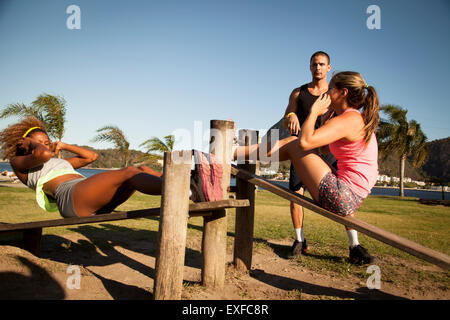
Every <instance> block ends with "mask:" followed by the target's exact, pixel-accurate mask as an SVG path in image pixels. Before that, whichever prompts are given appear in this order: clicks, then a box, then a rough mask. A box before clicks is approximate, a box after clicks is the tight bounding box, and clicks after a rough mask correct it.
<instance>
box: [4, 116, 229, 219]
mask: <svg viewBox="0 0 450 320" xmlns="http://www.w3.org/2000/svg"><path fill="white" fill-rule="evenodd" d="M0 145H1V147H2V149H3V151H4V158H5V159H9V161H10V164H11V167H12V168H13V170H14V172H15V174H16V175H17V177H18V178H19V180H20V181H21V182H22V183H24V184H26V185H27V186H28V187H30V188H31V189H33V190H36V200H37V202H38V204H39V206H40V207H41V208H42V209H44V210H46V211H49V212H51V211H56V210H59V212H60V214H61V216H63V217H64V218H70V217H84V216H89V215H91V214H94V213H97V214H99V213H109V212H112V211H113V210H114V209H115V208H116V207H117V206H119V205H120V204H122V203H123V202H125V201H126V200H127V199H129V198H130V197H131V195H132V194H133V193H134V192H135V191H136V190H137V191H140V192H142V193H145V194H149V195H160V194H161V188H162V178H161V176H162V174H161V173H160V172H158V171H155V170H153V169H151V168H149V167H147V166H140V167H133V166H129V167H126V168H123V169H120V170H111V171H106V172H102V173H99V174H95V175H93V176H91V177H89V178H85V177H84V176H83V175H81V174H80V173H78V172H77V171H75V170H74V169H78V168H81V167H84V166H86V165H88V164H90V163H92V162H93V161H95V160H96V159H97V154H96V153H95V152H94V151H91V150H88V149H84V148H81V147H78V146H74V145H70V144H67V143H64V142H60V141H59V142H51V141H50V139H49V137H48V135H47V132H46V129H45V125H44V124H43V123H42V122H41V121H39V120H38V119H37V118H35V117H28V118H25V119H24V120H22V121H21V122H19V123H16V124H13V125H10V126H9V127H8V128H6V129H4V130H3V131H1V132H0ZM61 150H66V151H69V152H72V153H75V154H76V156H74V157H71V158H68V159H59V158H55V156H57V155H58V154H59V152H60V151H61ZM198 154H199V152H197V153H195V155H197V156H198ZM203 158H204V157H203ZM200 164H201V165H203V166H205V165H208V163H206V164H205V163H204V162H203V163H200ZM197 167H198V166H197ZM214 168H215V167H214ZM214 168H213V166H212V165H211V168H210V170H214ZM195 172H196V173H197V174H192V175H191V195H192V198H193V199H192V200H194V201H195V202H198V201H210V200H217V199H211V197H208V195H211V193H212V192H215V191H217V190H216V189H217V186H218V184H220V183H221V181H216V182H217V184H216V185H211V183H208V181H207V180H208V179H206V178H207V177H206V176H205V175H204V174H203V175H200V174H198V170H197V171H195ZM213 173H214V172H213ZM215 193H217V192H215Z"/></svg>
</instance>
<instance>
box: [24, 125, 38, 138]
mask: <svg viewBox="0 0 450 320" xmlns="http://www.w3.org/2000/svg"><path fill="white" fill-rule="evenodd" d="M34 129H41V127H33V128H30V129H28V130H27V132H25V133H24V134H23V136H22V138H25V137H26V136H27V134H29V133H30V132H31V131H33V130H34ZM41 130H42V129H41Z"/></svg>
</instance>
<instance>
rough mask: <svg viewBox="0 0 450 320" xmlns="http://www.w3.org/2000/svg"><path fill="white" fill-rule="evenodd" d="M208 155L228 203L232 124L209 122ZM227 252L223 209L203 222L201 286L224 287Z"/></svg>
mask: <svg viewBox="0 0 450 320" xmlns="http://www.w3.org/2000/svg"><path fill="white" fill-rule="evenodd" d="M210 128H211V134H210V137H211V140H210V149H209V151H210V153H213V154H214V155H215V156H216V157H217V159H218V160H219V161H221V163H222V169H223V177H222V188H223V196H224V199H228V191H227V189H228V187H229V186H230V171H231V157H232V154H231V147H232V144H233V137H234V131H235V124H234V122H233V121H224V120H211V123H210ZM226 250H227V217H226V209H221V210H215V211H214V212H213V213H212V215H211V216H208V217H204V218H203V239H202V252H203V266H202V285H204V286H207V287H215V288H221V287H223V285H224V284H225V264H226Z"/></svg>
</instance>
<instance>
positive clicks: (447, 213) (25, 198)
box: [0, 187, 450, 286]
mask: <svg viewBox="0 0 450 320" xmlns="http://www.w3.org/2000/svg"><path fill="white" fill-rule="evenodd" d="M34 198H35V195H34V192H33V191H31V190H29V189H22V188H4V187H0V222H3V223H16V222H28V221H36V220H43V219H58V218H60V216H59V214H58V213H57V212H56V213H46V212H44V211H43V210H41V209H40V208H39V207H38V206H37V204H36V202H35V199H34ZM159 206H160V197H159V196H147V195H143V194H140V193H136V194H135V195H133V197H132V198H131V199H130V200H128V201H127V202H126V203H125V204H123V205H122V206H120V207H119V208H118V210H134V209H142V208H150V207H159ZM355 217H356V218H357V219H360V220H363V221H365V222H368V223H370V224H373V225H375V226H377V227H380V228H382V229H385V230H387V231H390V232H393V233H395V234H397V235H399V236H402V237H405V238H407V239H410V240H412V241H415V242H418V243H420V244H422V245H424V246H426V247H429V248H432V249H435V250H438V251H441V252H443V253H445V254H447V255H449V254H450V246H449V243H450V228H449V226H450V209H449V208H448V207H444V206H429V205H422V204H420V203H419V202H418V199H416V198H404V199H399V198H398V197H391V196H370V197H369V198H367V199H366V200H365V201H364V202H363V204H362V206H361V208H360V209H359V210H358V212H357V213H356V215H355ZM234 223H235V210H234V209H231V210H229V214H228V250H229V252H232V249H233V239H234ZM158 225H159V224H158V219H157V218H151V219H132V220H124V221H117V222H108V223H107V225H106V224H105V223H99V224H92V225H89V226H84V230H83V233H84V232H87V233H91V234H92V235H95V238H100V237H101V233H99V232H98V231H99V228H100V229H101V228H108V230H109V231H111V230H112V231H114V232H126V233H127V237H126V238H124V239H125V240H124V241H126V239H141V238H142V237H144V236H146V235H147V234H148V233H144V231H152V232H153V233H152V234H153V235H155V234H156V233H157V231H158ZM202 225H203V219H202V218H201V217H197V218H191V219H190V220H189V225H188V235H187V236H188V238H189V237H196V238H198V239H201V234H202V233H201V232H202ZM112 226H114V227H112ZM130 231H136V232H130ZM72 232H77V227H76V226H69V227H58V228H48V229H44V234H53V235H54V234H66V233H72ZM304 233H305V237H306V239H307V240H308V243H309V245H310V247H311V249H312V250H311V255H308V256H302V257H301V258H300V259H298V261H297V263H299V264H301V265H303V266H304V267H306V268H309V269H311V270H315V271H327V272H332V273H335V274H336V275H338V276H343V277H346V276H348V275H349V274H353V275H355V274H356V275H358V276H360V277H361V278H362V279H364V278H367V276H368V275H367V274H365V270H366V269H365V268H364V267H358V266H353V265H350V264H349V263H348V262H347V257H348V239H347V235H346V233H345V229H344V227H343V226H342V225H340V224H337V223H335V222H333V221H331V220H329V219H327V218H325V217H322V216H320V215H318V214H316V213H314V212H311V211H309V210H305V218H304ZM293 236H294V232H293V226H292V222H291V218H290V212H289V202H288V201H287V200H285V199H282V198H280V197H278V196H276V195H274V194H272V193H270V192H268V191H258V194H257V197H256V212H255V229H254V239H255V241H254V247H255V250H258V249H259V248H264V249H269V250H274V251H275V252H277V250H281V249H283V250H285V249H286V248H281V249H280V248H279V246H278V247H277V246H276V245H274V244H272V243H270V241H268V240H282V239H292V240H293ZM289 241H290V240H289ZM359 241H360V243H361V244H363V245H364V246H365V247H366V248H367V249H368V250H369V252H371V253H373V254H374V255H375V256H377V257H378V258H381V259H382V261H381V263H383V261H386V260H385V259H388V260H389V259H390V260H389V263H384V265H383V268H382V275H383V279H384V280H385V281H392V282H393V281H396V280H398V279H400V278H401V279H402V281H404V280H405V279H404V276H402V272H400V271H398V267H399V265H398V264H395V263H393V262H392V261H397V260H398V259H397V258H400V261H407V262H408V261H409V262H414V263H417V262H419V263H421V264H423V265H429V264H427V263H426V262H422V261H421V260H418V259H417V258H415V257H412V256H411V255H409V254H407V253H405V252H403V251H400V250H398V249H395V248H393V247H391V246H388V245H386V244H384V243H381V242H379V241H377V240H374V239H372V238H370V237H367V236H365V235H364V234H361V233H359ZM289 243H290V242H289ZM396 259H397V260H396ZM400 267H402V265H401V264H400ZM403 267H405V266H403ZM408 272H410V274H409V276H408V279H409V280H408V281H412V282H419V283H420V282H421V281H423V280H424V279H428V280H431V281H438V282H441V283H444V285H446V286H448V284H449V273H448V272H442V273H432V272H422V271H418V270H410V271H408Z"/></svg>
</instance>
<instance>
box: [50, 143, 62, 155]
mask: <svg viewBox="0 0 450 320" xmlns="http://www.w3.org/2000/svg"><path fill="white" fill-rule="evenodd" d="M65 146H66V144H65V143H64V142H62V141H56V142H53V143H52V144H51V145H50V151H51V152H53V156H57V155H58V153H59V151H60V150H64V148H65Z"/></svg>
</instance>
